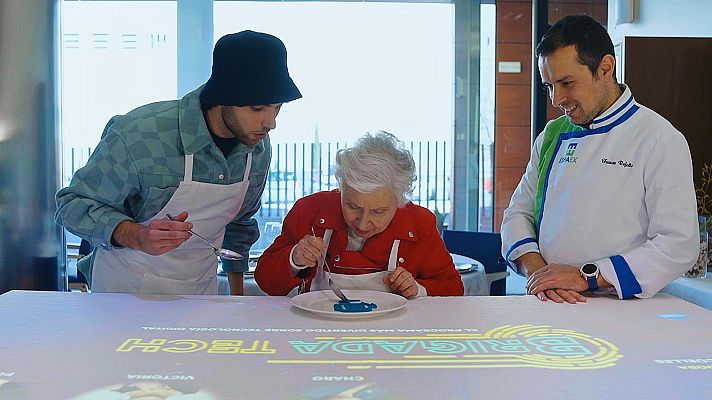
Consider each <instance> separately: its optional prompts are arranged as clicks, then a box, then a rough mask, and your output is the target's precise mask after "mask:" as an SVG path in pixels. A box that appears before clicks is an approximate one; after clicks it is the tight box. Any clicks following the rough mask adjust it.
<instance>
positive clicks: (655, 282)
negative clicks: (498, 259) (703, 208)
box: [501, 88, 699, 299]
mask: <svg viewBox="0 0 712 400" xmlns="http://www.w3.org/2000/svg"><path fill="white" fill-rule="evenodd" d="M501 232H502V254H503V256H504V257H505V259H506V260H507V261H509V262H511V261H513V260H515V259H517V258H519V257H520V256H521V255H523V254H525V253H529V252H539V253H541V255H542V257H543V258H544V260H546V262H547V263H557V264H567V265H574V266H580V265H583V264H586V263H595V264H596V265H598V268H599V270H600V272H601V274H602V275H603V278H604V279H605V280H606V281H608V282H609V283H611V284H612V285H613V286H614V287H615V289H616V291H617V293H618V297H619V298H621V299H623V298H629V297H633V296H636V297H641V298H647V297H651V296H653V295H654V294H655V293H657V292H658V291H659V290H660V289H662V288H663V287H664V286H665V285H667V284H668V283H670V282H671V281H672V280H674V279H675V278H677V277H679V276H680V275H682V274H683V273H684V272H685V271H686V270H688V269H689V268H690V266H691V265H692V264H693V263H694V262H695V260H696V259H697V255H698V253H699V233H698V223H697V204H696V199H695V190H694V184H693V180H692V159H691V157H690V150H689V147H688V145H687V141H686V140H685V138H684V136H683V135H682V134H681V133H680V132H679V131H678V130H676V129H675V128H674V127H673V126H672V125H671V124H670V123H669V122H668V121H667V120H665V119H664V118H663V117H661V116H660V115H658V114H657V113H655V112H654V111H652V110H650V109H648V108H646V107H645V106H642V105H640V104H638V103H636V101H635V99H634V98H633V95H632V93H631V91H630V89H629V88H625V90H624V92H623V95H622V96H621V97H620V98H619V99H618V100H617V101H616V102H615V103H614V104H613V105H612V106H611V107H610V108H608V109H607V110H606V111H605V112H603V113H602V114H601V115H600V116H599V117H597V118H596V119H594V121H593V123H592V124H591V128H590V129H584V128H582V127H580V126H577V125H573V124H572V123H571V122H570V119H569V118H568V117H567V116H562V117H560V118H558V119H556V120H552V121H550V122H549V123H548V124H547V126H546V128H545V130H544V134H541V135H539V136H538V137H537V139H536V141H535V142H534V148H533V149H532V156H531V159H530V160H529V164H528V165H527V169H526V172H525V173H524V175H523V176H522V179H521V181H520V182H519V185H518V186H517V188H516V190H515V192H514V194H513V195H512V199H511V201H510V203H509V207H508V208H507V209H506V210H505V211H504V217H503V220H502V229H501Z"/></svg>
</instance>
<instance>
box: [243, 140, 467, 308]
mask: <svg viewBox="0 0 712 400" xmlns="http://www.w3.org/2000/svg"><path fill="white" fill-rule="evenodd" d="M335 175H336V180H337V182H338V183H339V189H337V190H333V191H330V192H318V193H314V194H312V195H309V196H306V197H304V198H302V199H300V200H299V201H297V202H296V203H294V207H293V208H292V209H291V210H290V211H289V213H288V214H287V216H286V217H285V218H284V223H283V225H282V233H281V234H280V235H279V236H278V237H277V238H276V239H275V241H274V243H272V245H270V246H269V247H268V248H267V250H265V252H264V253H263V254H262V256H261V257H260V259H259V261H258V262H257V269H256V270H255V280H256V281H257V283H258V284H259V286H260V288H261V289H262V290H264V291H265V292H266V293H268V294H270V295H281V296H284V295H286V294H288V293H289V292H290V291H291V290H292V289H294V288H295V287H297V286H299V287H300V290H302V291H309V290H323V289H328V288H329V284H328V281H327V275H326V273H325V271H324V270H325V269H326V270H330V271H331V277H332V279H333V280H334V281H335V282H336V284H337V285H338V286H339V287H340V288H342V289H368V290H378V291H384V292H392V293H397V294H400V295H401V296H403V297H406V298H414V297H423V296H461V295H462V294H463V285H462V280H461V279H460V274H459V273H458V272H457V270H456V269H455V265H454V264H453V262H452V257H451V256H450V253H448V251H447V250H446V249H445V244H444V243H443V240H442V238H441V237H440V235H439V233H438V230H437V226H436V220H435V215H434V214H433V213H432V212H431V211H430V210H428V209H426V208H423V207H420V206H418V205H415V204H413V203H411V202H410V201H409V200H408V197H409V196H410V194H411V193H412V191H413V182H414V181H415V163H414V161H413V157H412V156H411V154H410V152H409V151H407V150H405V149H404V147H403V144H402V142H400V141H399V140H398V139H396V137H395V136H393V135H391V134H390V133H387V132H383V131H378V132H375V133H374V134H366V135H365V136H363V137H361V138H360V139H359V140H358V141H357V142H356V144H355V145H354V146H353V147H351V148H347V149H342V150H339V152H338V153H337V154H336V172H335ZM324 253H325V256H322V254H324Z"/></svg>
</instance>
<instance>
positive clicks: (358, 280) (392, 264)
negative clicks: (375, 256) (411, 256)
mask: <svg viewBox="0 0 712 400" xmlns="http://www.w3.org/2000/svg"><path fill="white" fill-rule="evenodd" d="M332 232H333V229H327V230H326V231H325V232H324V250H322V253H321V259H320V260H319V264H318V265H317V269H316V276H315V277H314V279H313V280H312V283H311V286H310V290H331V287H330V286H329V278H328V274H327V273H326V271H325V270H324V261H325V260H326V252H327V250H328V248H329V242H330V241H331V234H332ZM399 245H400V240H394V241H393V246H392V247H391V255H390V257H389V258H388V270H387V271H378V272H372V273H369V274H360V275H347V274H336V273H334V272H332V273H331V279H333V280H334V282H336V285H337V286H338V287H339V289H362V290H375V291H379V292H390V291H391V289H390V288H389V287H388V285H386V284H385V283H383V278H384V277H385V276H386V275H387V274H389V273H391V272H393V271H395V270H396V266H397V263H398V246H399ZM327 268H328V267H327Z"/></svg>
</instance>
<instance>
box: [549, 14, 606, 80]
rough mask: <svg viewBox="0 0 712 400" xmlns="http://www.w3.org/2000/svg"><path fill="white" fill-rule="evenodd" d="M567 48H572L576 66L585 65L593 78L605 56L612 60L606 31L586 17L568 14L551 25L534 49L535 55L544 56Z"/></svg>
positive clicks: (596, 22)
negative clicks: (575, 57)
mask: <svg viewBox="0 0 712 400" xmlns="http://www.w3.org/2000/svg"><path fill="white" fill-rule="evenodd" d="M569 46H575V47H576V53H577V54H578V62H579V64H581V65H585V66H587V67H588V69H589V70H590V71H591V73H592V74H593V75H596V71H597V70H598V66H599V65H600V64H601V60H603V57H604V56H605V55H606V54H610V55H612V56H614V57H615V51H614V50H613V41H612V40H611V37H610V36H609V35H608V32H607V31H606V28H604V27H603V25H601V24H600V23H598V21H596V20H595V19H593V18H591V17H589V16H588V15H569V16H566V17H564V18H562V19H560V20H559V22H557V23H555V24H554V25H553V26H551V27H550V28H549V29H548V30H547V31H546V32H545V33H544V36H543V37H542V38H541V41H540V42H539V44H538V45H537V46H536V56H537V58H539V57H541V56H544V57H546V56H548V55H551V54H553V53H554V52H556V51H557V50H559V49H561V48H564V47H569Z"/></svg>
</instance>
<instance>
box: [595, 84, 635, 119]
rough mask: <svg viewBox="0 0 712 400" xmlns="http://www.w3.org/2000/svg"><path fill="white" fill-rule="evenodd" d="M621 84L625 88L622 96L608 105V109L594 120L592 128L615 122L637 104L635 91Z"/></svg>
mask: <svg viewBox="0 0 712 400" xmlns="http://www.w3.org/2000/svg"><path fill="white" fill-rule="evenodd" d="M620 86H621V88H623V89H624V90H623V94H622V95H621V97H619V98H618V100H616V101H615V103H613V104H612V105H611V106H610V107H608V109H606V111H604V112H603V113H601V115H599V116H598V117H596V119H594V120H593V122H592V123H591V127H590V129H598V128H601V127H604V126H606V125H610V124H613V123H615V122H616V121H617V120H618V119H619V118H620V117H622V116H623V115H625V113H626V112H627V111H628V110H630V109H631V108H633V107H634V106H635V105H636V103H635V98H633V93H632V92H631V91H630V88H629V87H628V86H626V85H620Z"/></svg>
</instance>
